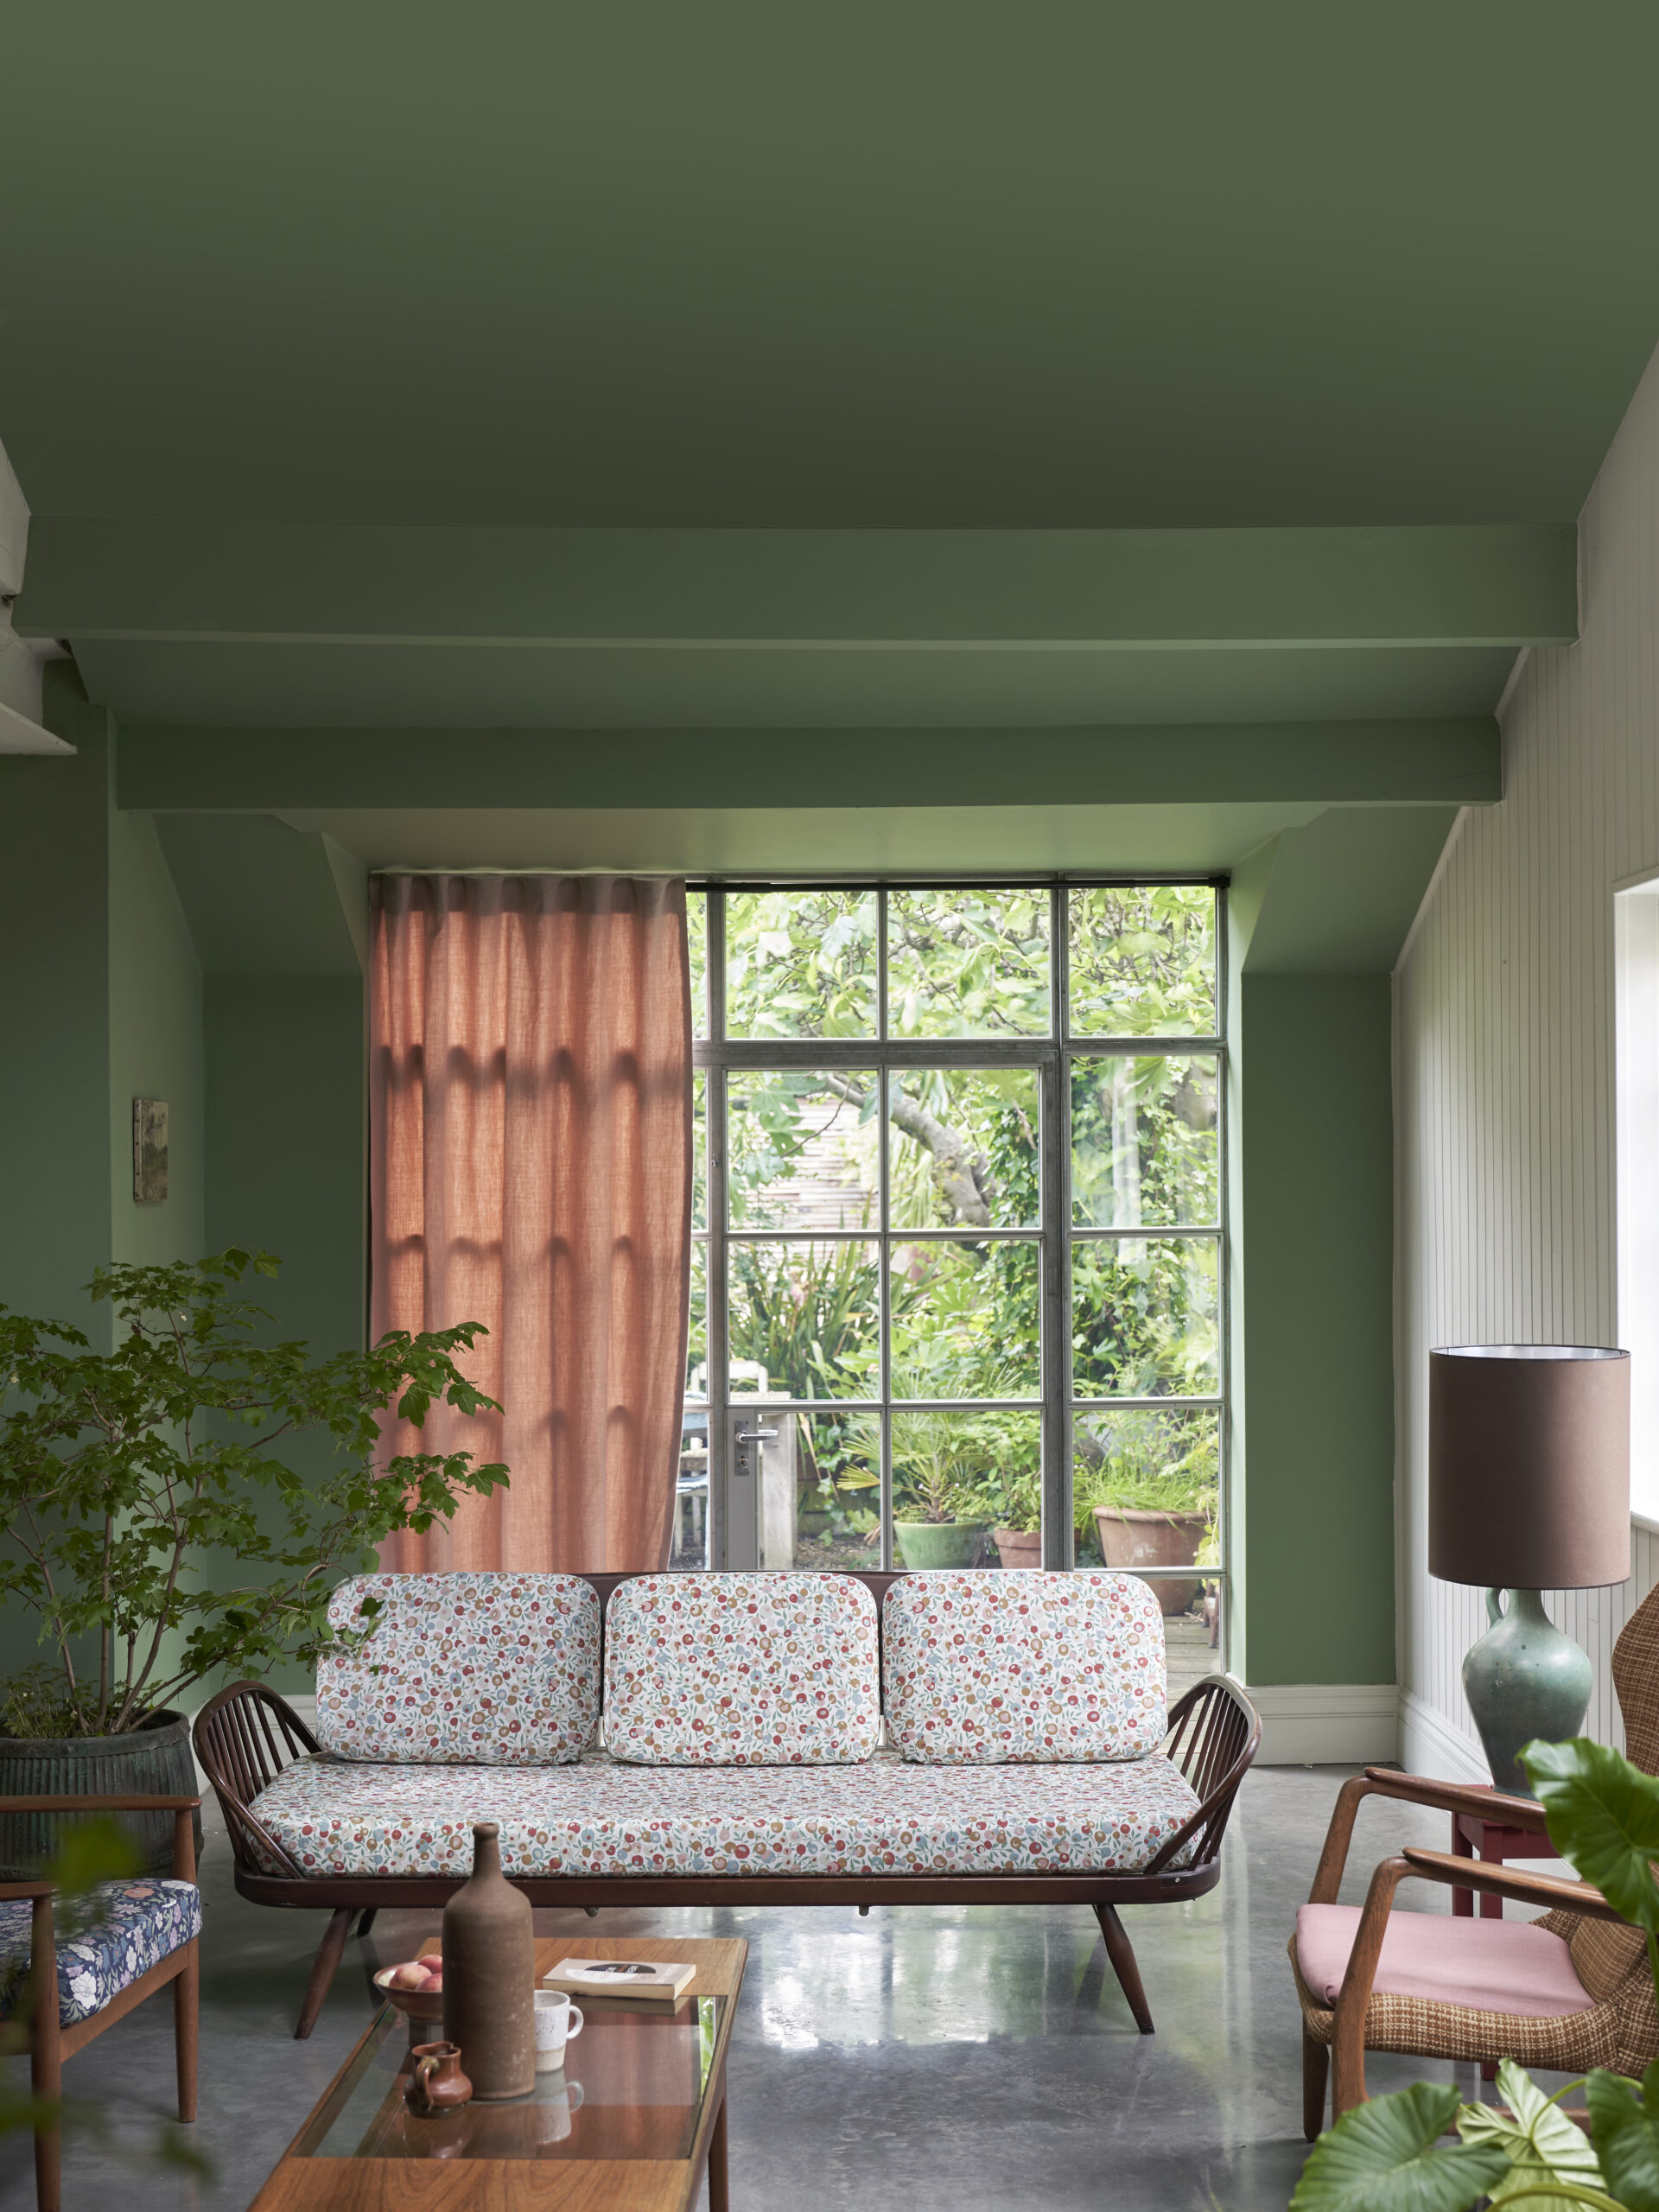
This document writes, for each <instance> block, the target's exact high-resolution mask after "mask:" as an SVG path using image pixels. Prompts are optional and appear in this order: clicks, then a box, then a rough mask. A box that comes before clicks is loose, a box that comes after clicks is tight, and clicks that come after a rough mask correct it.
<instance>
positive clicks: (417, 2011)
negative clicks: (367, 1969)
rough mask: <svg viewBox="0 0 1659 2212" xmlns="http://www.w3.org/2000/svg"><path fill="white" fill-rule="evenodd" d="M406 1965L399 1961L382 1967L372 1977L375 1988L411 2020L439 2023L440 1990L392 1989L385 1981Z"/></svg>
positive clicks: (440, 2013)
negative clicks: (388, 1976)
mask: <svg viewBox="0 0 1659 2212" xmlns="http://www.w3.org/2000/svg"><path fill="white" fill-rule="evenodd" d="M406 1963H407V1961H404V1960H403V1959H399V1960H398V1961H397V1963H396V1965H393V1966H389V1967H381V1969H380V1971H379V1973H378V1974H376V1976H375V1977H374V1986H375V1987H376V1988H377V1989H378V1991H379V1992H380V1994H381V1995H382V1996H383V1997H386V1998H389V1999H391V2002H392V2003H393V2004H394V2005H396V2006H397V2010H398V2011H399V2012H403V2013H406V2014H407V2015H408V2017H409V2018H410V2019H411V2020H420V2021H422V2022H423V2023H426V2024H431V2023H433V2022H435V2021H441V2020H442V2018H443V1992H442V1990H441V1989H394V1988H393V1987H392V1986H391V1983H390V1982H389V1981H388V1980H387V1979H386V1977H387V1975H388V1974H395V1973H396V1972H397V1967H400V1966H403V1965H404V1964H406Z"/></svg>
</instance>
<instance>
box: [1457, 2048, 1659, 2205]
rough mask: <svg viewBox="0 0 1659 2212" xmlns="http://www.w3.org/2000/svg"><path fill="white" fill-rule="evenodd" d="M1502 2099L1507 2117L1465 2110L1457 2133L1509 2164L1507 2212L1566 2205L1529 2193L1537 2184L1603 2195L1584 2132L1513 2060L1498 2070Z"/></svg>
mask: <svg viewBox="0 0 1659 2212" xmlns="http://www.w3.org/2000/svg"><path fill="white" fill-rule="evenodd" d="M1497 2094H1498V2095H1499V2097H1500V2098H1501V2099H1502V2100H1503V2103H1504V2104H1505V2105H1506V2106H1507V2107H1509V2109H1508V2111H1507V2112H1504V2111H1500V2110H1499V2109H1498V2108H1497V2107H1496V2106H1493V2105H1465V2107H1463V2109H1462V2111H1461V2112H1460V2113H1459V2114H1458V2133H1459V2135H1460V2136H1461V2137H1462V2138H1463V2140H1464V2141H1465V2143H1471V2144H1480V2145H1490V2146H1491V2147H1492V2148H1493V2149H1495V2150H1499V2151H1502V2152H1503V2154H1504V2156H1505V2157H1506V2158H1508V2159H1509V2161H1510V2177H1509V2179H1508V2180H1507V2181H1506V2182H1505V2183H1504V2184H1503V2197H1502V2202H1503V2207H1504V2212H1554V2207H1555V2206H1556V2205H1558V2204H1559V2203H1560V2202H1561V2199H1560V2194H1559V2192H1558V2191H1556V2190H1550V2191H1549V2192H1548V2194H1542V2193H1536V2192H1535V2191H1533V2190H1531V2189H1530V2188H1529V2183H1548V2182H1552V2181H1567V2182H1577V2183H1581V2184H1582V2186H1583V2187H1585V2188H1586V2189H1591V2190H1600V2189H1601V2188H1602V2187H1603V2186H1604V2183H1603V2182H1602V2177H1601V2168H1600V2167H1599V2165H1598V2164H1597V2163H1596V2154H1595V2152H1593V2151H1592V2149H1591V2147H1590V2142H1589V2139H1588V2138H1587V2137H1586V2134H1585V2133H1584V2131H1583V2129H1582V2128H1580V2127H1579V2126H1577V2125H1576V2124H1575V2123H1574V2122H1573V2121H1572V2120H1569V2119H1568V2118H1567V2114H1566V2113H1564V2112H1563V2111H1562V2110H1561V2108H1560V2105H1559V2104H1557V2103H1556V2102H1555V2101H1554V2099H1553V2098H1551V2097H1547V2096H1546V2095H1545V2094H1544V2093H1543V2091H1542V2090H1541V2088H1539V2087H1538V2085H1537V2083H1536V2082H1535V2081H1534V2080H1533V2079H1532V2077H1531V2076H1530V2075H1529V2074H1526V2073H1524V2072H1523V2071H1522V2069H1521V2068H1520V2067H1519V2066H1517V2065H1516V2063H1515V2061H1514V2060H1513V2059H1512V2058H1506V2059H1505V2060H1504V2061H1503V2064H1502V2065H1501V2066H1500V2067H1499V2068H1498V2069H1497ZM1632 2212H1634V2208H1632Z"/></svg>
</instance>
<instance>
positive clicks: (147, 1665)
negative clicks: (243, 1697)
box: [0, 1250, 507, 1872]
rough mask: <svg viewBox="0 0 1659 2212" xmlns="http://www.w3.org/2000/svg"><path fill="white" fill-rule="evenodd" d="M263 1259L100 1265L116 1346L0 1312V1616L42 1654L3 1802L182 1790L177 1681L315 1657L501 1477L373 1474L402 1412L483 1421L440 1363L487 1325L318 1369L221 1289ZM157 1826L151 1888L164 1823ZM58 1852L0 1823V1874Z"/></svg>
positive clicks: (421, 1459) (396, 1467)
mask: <svg viewBox="0 0 1659 2212" xmlns="http://www.w3.org/2000/svg"><path fill="white" fill-rule="evenodd" d="M250 1269H251V1270H253V1271H254V1272H255V1273H256V1274H263V1275H274V1274H276V1272H277V1262H276V1261H275V1260H274V1259H272V1258H271V1256H270V1255H269V1254H268V1253H260V1254H258V1255H257V1256H255V1255H250V1254H249V1253H246V1252H243V1251H238V1250H231V1251H226V1252H222V1253H219V1255H216V1256H214V1257H212V1258H209V1259H205V1260H202V1261H200V1262H196V1263H194V1264H186V1263H180V1264H178V1265H176V1266H171V1267H157V1268H138V1267H113V1268H100V1269H99V1272H98V1274H96V1275H95V1276H94V1278H93V1280H92V1283H91V1284H90V1285H89V1286H88V1291H89V1294H90V1296H91V1297H92V1300H93V1302H94V1303H95V1304H99V1303H104V1302H108V1303H109V1304H110V1305H111V1306H113V1308H114V1311H115V1319H116V1329H115V1344H114V1347H113V1349H112V1350H111V1351H107V1352H99V1351H93V1350H92V1348H91V1346H90V1344H89V1343H88V1340H87V1338H86V1336H85V1335H83V1334H82V1332H80V1331H79V1330H78V1329H74V1328H72V1327H69V1326H68V1325H66V1324H63V1323H60V1322H53V1321H39V1320H31V1319H29V1318H28V1317H27V1316H25V1315H22V1314H18V1313H11V1312H10V1310H9V1309H7V1308H5V1307H3V1306H0V1515H3V1522H4V1528H5V1531H6V1541H5V1542H4V1543H3V1545H0V1602H3V1603H4V1604H5V1605H7V1606H8V1607H9V1608H16V1607H22V1608H26V1609H28V1610H29V1611H32V1612H33V1613H34V1614H35V1616H36V1618H37V1619H38V1621H39V1624H40V1639H41V1643H44V1644H46V1645H47V1646H48V1647H49V1648H50V1649H51V1650H52V1652H53V1655H54V1656H53V1657H52V1658H51V1660H50V1661H48V1662H41V1663H37V1664H35V1665H33V1666H30V1667H28V1668H26V1669H23V1670H22V1672H21V1673H20V1674H17V1675H14V1676H13V1677H12V1678H11V1679H10V1681H7V1682H5V1683H4V1684H0V1795H3V1794H9V1793H16V1794H19V1795H29V1796H47V1795H51V1794H59V1795H61V1794H65V1793H74V1794H76V1795H81V1796H87V1795H96V1794H99V1793H108V1794H111V1795H113V1794H116V1793H118V1792H121V1793H125V1794H131V1793H134V1792H149V1793H155V1794H158V1795H166V1794H189V1793H193V1792H194V1789H195V1786H196V1783H195V1769H194V1763H193V1761H192V1758H191V1753H190V1744H189V1725H188V1719H187V1717H186V1715H185V1713H183V1712H182V1711H181V1710H180V1709H179V1707H180V1705H181V1701H182V1700H184V1699H185V1698H186V1697H187V1696H188V1693H189V1692H190V1691H191V1690H192V1689H194V1688H196V1687H197V1686H198V1685H200V1684H201V1683H202V1682H204V1681H208V1680H210V1679H225V1680H234V1679H236V1678H237V1677H238V1676H241V1675H251V1674H252V1675H257V1674H261V1673H264V1672H265V1671H266V1670H267V1669H269V1668H270V1667H271V1666H272V1665H273V1664H275V1663H276V1662H278V1661H281V1660H284V1659H301V1660H304V1659H307V1658H310V1657H312V1656H315V1653H316V1652H317V1651H318V1650H319V1649H321V1646H322V1645H323V1644H324V1643H325V1642H327V1640H328V1637H329V1630H328V1626H327V1618H326V1615H327V1603H328V1597H329V1593H330V1592H331V1591H332V1589H333V1588H334V1585H335V1583H336V1582H338V1581H339V1580H340V1577H341V1576H342V1574H345V1573H351V1572H353V1571H355V1570H356V1569H358V1568H359V1567H361V1566H363V1565H364V1564H365V1563H366V1562H367V1560H369V1557H370V1555H371V1554H372V1550H373V1548H374V1546H375V1545H377V1544H378V1542H379V1541H381V1540H382V1539H383V1538H384V1537H385V1536H386V1535H390V1534H391V1531H392V1530H393V1529H406V1528H407V1529H427V1528H429V1527H430V1526H431V1524H432V1522H434V1521H435V1520H436V1519H439V1518H442V1517H445V1516H448V1515H449V1514H451V1513H453V1512H454V1509H455V1507H456V1505H457V1504H458V1503H460V1500H461V1497H463V1496H464V1495H466V1494H468V1493H473V1494H477V1495H487V1494H488V1492H490V1491H493V1490H494V1489H495V1488H496V1487H497V1486H498V1485H499V1484H504V1483H505V1481H506V1479H507V1471H506V1469H505V1467H503V1466H500V1465H494V1464H492V1465H483V1466H480V1465H474V1464H473V1457H472V1454H471V1453H470V1452H448V1453H437V1452H415V1453H409V1454H403V1455H399V1456H398V1457H397V1458H393V1459H387V1460H385V1462H384V1463H380V1462H378V1459H377V1454H378V1447H379V1444H380V1416H382V1415H384V1414H385V1413H386V1412H387V1411H388V1409H389V1408H391V1407H393V1406H394V1405H395V1407H396V1409H397V1414H398V1416H399V1417H400V1418H401V1419H404V1420H406V1421H413V1422H414V1423H415V1424H416V1426H417V1427H418V1426H419V1425H420V1423H421V1422H422V1421H423V1419H424V1417H425V1414H426V1412H427V1410H428V1408H429V1407H430V1406H432V1405H433V1404H435V1403H437V1402H442V1403H443V1404H445V1405H448V1406H451V1407H454V1408H455V1409H456V1410H457V1411H458V1412H461V1413H463V1414H475V1413H477V1412H480V1410H482V1409H483V1408H486V1407H487V1408H494V1405H495V1402H494V1400H493V1399H491V1398H486V1396H484V1395H483V1394H482V1393H481V1392H480V1391H479V1390H476V1389H474V1387H473V1385H472V1384H471V1383H468V1382H467V1378H466V1377H465V1376H464V1375H462V1374H461V1370H460V1369H459V1368H458V1367H457V1366H456V1365H455V1363H454V1357H453V1355H454V1353H455V1352H457V1351H467V1350H470V1348H471V1346H472V1344H473V1342H474V1338H476V1337H477V1336H479V1335H480V1334H481V1333H482V1331H481V1329H480V1325H478V1324H476V1323H466V1324H463V1325H461V1326H460V1327H458V1328H454V1329H443V1330H437V1331H433V1332H423V1334H421V1335H419V1336H413V1337H411V1336H410V1335H409V1334H408V1333H407V1332H402V1331H393V1332H391V1333H389V1334H388V1335H386V1336H385V1337H383V1338H381V1340H380V1342H379V1343H378V1344H376V1345H375V1346H374V1348H373V1350H372V1351H367V1352H339V1353H336V1354H335V1355H334V1357H332V1358H329V1359H324V1360H319V1361H315V1362H314V1361H313V1360H312V1359H311V1358H310V1357H309V1355H308V1351H307V1348H306V1346H305V1345H304V1344H292V1343H290V1344H261V1343H259V1342H258V1341H257V1340H256V1332H257V1330H258V1328H259V1325H260V1324H261V1323H262V1322H264V1321H266V1320H268V1319H269V1317H268V1316H267V1315H266V1314H265V1313H264V1309H263V1308H261V1307H259V1306H255V1305H252V1304H251V1303H249V1302H247V1301H246V1300H243V1299H241V1298H239V1297H238V1296H236V1295H235V1294H234V1291H233V1286H234V1285H235V1284H237V1283H238V1282H239V1281H240V1280H241V1278H242V1277H243V1276H244V1275H245V1274H247V1273H248V1272H249V1270H250ZM302 1439H305V1440H306V1442H305V1443H304V1444H303V1445H302V1448H301V1450H300V1451H299V1452H296V1451H295V1450H294V1448H293V1447H294V1446H295V1445H296V1443H298V1442H299V1441H300V1440H302ZM372 1627H373V1624H372V1618H371V1620H370V1621H369V1622H368V1624H367V1625H366V1626H365V1629H364V1630H362V1631H360V1633H359V1632H355V1631H354V1632H353V1633H354V1634H355V1635H357V1636H358V1640H360V1637H361V1635H367V1634H372ZM149 1825H150V1826H152V1827H154V1828H155V1829H156V1834H154V1835H153V1836H146V1837H144V1838H143V1845H144V1847H145V1850H146V1854H147V1858H148V1859H149V1860H150V1862H151V1863H150V1871H152V1872H166V1870H167V1867H168V1866H169V1865H170V1863H171V1858H170V1837H171V1832H172V1823H171V1819H170V1817H169V1816H167V1815H159V1816H156V1818H155V1819H154V1820H153V1821H151V1822H150V1824H149ZM52 1842H53V1839H52V1835H51V1833H50V1824H49V1823H48V1822H45V1821H32V1820H29V1819H28V1818H26V1817H24V1816H20V1815H14V1816H9V1817H8V1818H7V1819H6V1820H4V1821H0V1868H3V1869H4V1870H6V1871H9V1870H10V1869H11V1868H15V1867H17V1866H24V1865H27V1864H29V1863H31V1862H34V1861H37V1860H39V1859H41V1858H42V1857H44V1856H46V1855H47V1854H48V1853H49V1851H50V1850H51V1848H52Z"/></svg>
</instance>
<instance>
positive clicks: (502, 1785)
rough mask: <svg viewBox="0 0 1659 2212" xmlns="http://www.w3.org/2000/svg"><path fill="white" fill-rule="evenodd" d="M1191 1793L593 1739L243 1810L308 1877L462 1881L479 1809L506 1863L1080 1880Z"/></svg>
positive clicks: (1119, 1857)
mask: <svg viewBox="0 0 1659 2212" xmlns="http://www.w3.org/2000/svg"><path fill="white" fill-rule="evenodd" d="M1197 1809H1198V1799H1197V1797H1196V1796H1194V1794H1193V1791H1192V1788H1191V1786H1190V1784H1189V1783H1187V1781H1186V1780H1185V1777H1184V1776H1183V1775H1182V1774H1181V1773H1180V1771H1179V1769H1178V1768H1176V1767H1174V1766H1173V1765H1172V1764H1170V1762H1169V1761H1168V1760H1167V1759H1166V1758H1164V1757H1163V1756H1162V1755H1161V1754H1157V1755H1154V1757H1153V1758H1146V1759H1141V1760H1136V1761H1132V1762H1131V1761H1124V1762H1122V1763H1121V1764H1116V1765H1096V1766H1082V1765H1061V1766H1046V1767H1045V1766H1035V1765H1033V1766H1022V1767H996V1768H990V1767H982V1768H974V1767H958V1768H955V1769H950V1770H944V1769H941V1768H938V1767H930V1766H918V1765H913V1764H906V1763H905V1762H904V1761H903V1760H901V1759H899V1758H894V1757H893V1755H892V1754H890V1753H887V1752H883V1753H880V1754H878V1755H877V1756H876V1757H875V1758H871V1759H868V1760H867V1761H866V1762H865V1763H864V1764H862V1765H861V1766H842V1767H834V1768H831V1767H820V1768H807V1767H798V1768H791V1769H789V1770H780V1769H779V1768H776V1767H764V1766H758V1765H757V1766H747V1765H745V1766H718V1767H716V1766H702V1767H698V1766H687V1767H645V1766H634V1765H628V1764H623V1763H620V1762H618V1761H616V1760H613V1758H610V1756H609V1755H608V1753H607V1752H604V1751H589V1752H588V1753H587V1754H586V1755H585V1756H584V1757H583V1758H582V1761H581V1763H580V1764H578V1765H575V1766H562V1767H543V1768H542V1769H540V1770H529V1769H525V1768H523V1767H495V1768H490V1767H477V1768H474V1769H472V1770H467V1771H462V1770H458V1769H454V1768H448V1769H443V1770H435V1769H427V1770H421V1769H419V1768H414V1767H406V1766H405V1767H394V1766H378V1767H377V1766H357V1765H353V1766H346V1765H341V1764H336V1763H334V1762H331V1761H325V1760H321V1759H302V1760H300V1761H298V1762H296V1764H294V1765H293V1766H290V1767H289V1768H287V1769H286V1770H284V1771H283V1773H282V1774H281V1775H279V1776H278V1777H277V1780H276V1781H275V1782H273V1783H271V1784H270V1788H269V1789H265V1790H264V1791H262V1792H261V1794H260V1795H259V1796H257V1798H256V1799H255V1800H254V1802H253V1805H252V1807H251V1810H252V1812H253V1814H254V1816H255V1818H256V1819H257V1820H258V1821H260V1822H261V1823H262V1824H263V1825H264V1827H265V1828H266V1829H267V1830H268V1831H269V1833H270V1834H271V1836H272V1837H273V1838H274V1839H275V1840H277V1842H278V1843H279V1844H281V1845H282V1847H283V1849H284V1850H285V1851H287V1852H289V1853H290V1854H291V1856H292V1858H293V1859H294V1861H295V1864H296V1866H299V1867H301V1868H302V1870H303V1872H306V1873H308V1874H319V1875H321V1874H336V1875H337V1874H442V1875H464V1874H467V1873H468V1872H470V1871H471V1868H472V1855H473V1834H472V1824H473V1822H474V1821H480V1820H491V1821H499V1823H500V1827H501V1863H502V1866H504V1868H505V1870H506V1872H508V1873H509V1874H542V1875H557V1874H572V1875H582V1874H588V1875H594V1874H602V1875H608V1876H616V1875H633V1874H638V1875H664V1874H1084V1873H1104V1872H1112V1873H1133V1872H1136V1871H1137V1870H1138V1869H1140V1868H1141V1867H1143V1866H1146V1865H1147V1862H1148V1860H1150V1859H1152V1858H1153V1857H1154V1854H1155V1853H1157V1852H1159V1851H1160V1850H1161V1849H1162V1847H1163V1846H1164V1845H1165V1844H1166V1842H1167V1841H1168V1840H1169V1839H1170V1838H1171V1837H1172V1836H1173V1835H1174V1834H1175V1833H1176V1831H1177V1830H1178V1829H1179V1827H1182V1826H1183V1824H1184V1823H1185V1821H1187V1820H1188V1819H1190V1818H1191V1816H1192V1814H1193V1813H1194V1812H1196V1811H1197ZM1175 1863H1176V1864H1177V1865H1179V1864H1180V1863H1181V1860H1180V1858H1179V1856H1178V1858H1177V1859H1176V1861H1175Z"/></svg>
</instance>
